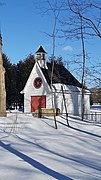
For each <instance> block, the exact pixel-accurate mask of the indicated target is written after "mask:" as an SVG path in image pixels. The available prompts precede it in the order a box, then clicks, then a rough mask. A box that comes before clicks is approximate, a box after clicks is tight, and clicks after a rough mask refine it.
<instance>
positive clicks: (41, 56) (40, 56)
mask: <svg viewBox="0 0 101 180" xmlns="http://www.w3.org/2000/svg"><path fill="white" fill-rule="evenodd" d="M46 54H47V53H46V51H45V50H44V49H43V47H42V46H40V47H39V49H38V50H37V51H36V61H37V62H38V63H39V66H40V67H41V68H45V69H47V64H46Z"/></svg>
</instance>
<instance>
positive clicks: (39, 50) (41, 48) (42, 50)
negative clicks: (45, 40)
mask: <svg viewBox="0 0 101 180" xmlns="http://www.w3.org/2000/svg"><path fill="white" fill-rule="evenodd" d="M40 52H42V53H46V51H45V50H44V49H43V47H42V46H40V47H39V49H38V50H37V51H36V53H40ZM46 54H47V53H46Z"/></svg>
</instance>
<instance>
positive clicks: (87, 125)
mask: <svg viewBox="0 0 101 180" xmlns="http://www.w3.org/2000/svg"><path fill="white" fill-rule="evenodd" d="M56 119H57V125H58V129H55V128H54V120H53V118H52V117H47V118H42V119H41V118H35V117H33V116H32V114H24V113H18V112H14V113H7V117H2V118H0V180H7V179H10V180H18V179H19V180H53V179H58V180H69V179H70V180H71V179H77V180H78V179H80V180H81V179H83V180H101V124H100V123H95V122H92V121H90V122H88V121H87V120H86V121H81V120H80V119H79V118H78V117H69V124H70V126H69V127H68V126H67V124H66V119H65V116H64V117H59V116H57V117H56Z"/></svg>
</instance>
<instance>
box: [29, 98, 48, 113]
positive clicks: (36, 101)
mask: <svg viewBox="0 0 101 180" xmlns="http://www.w3.org/2000/svg"><path fill="white" fill-rule="evenodd" d="M40 108H46V96H31V112H35V110H37V109H40Z"/></svg>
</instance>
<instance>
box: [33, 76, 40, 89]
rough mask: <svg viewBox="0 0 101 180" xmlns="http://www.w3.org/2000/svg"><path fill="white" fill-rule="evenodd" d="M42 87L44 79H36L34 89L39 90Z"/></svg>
mask: <svg viewBox="0 0 101 180" xmlns="http://www.w3.org/2000/svg"><path fill="white" fill-rule="evenodd" d="M41 85H42V79H41V78H40V77H37V78H35V80H34V87H35V88H36V89H39V88H40V87H41Z"/></svg>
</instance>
